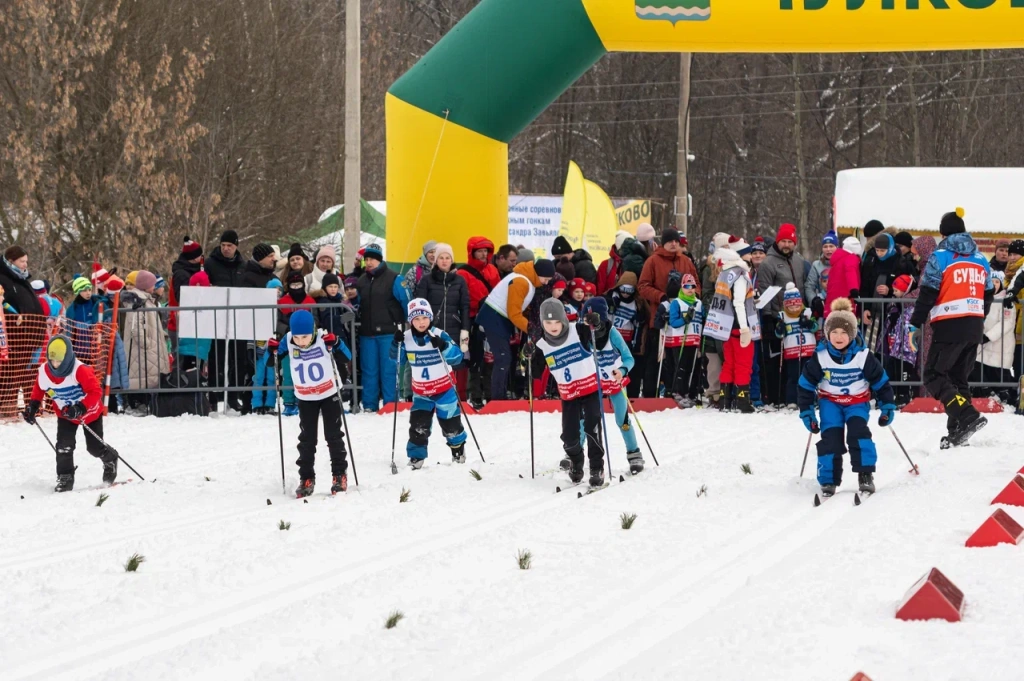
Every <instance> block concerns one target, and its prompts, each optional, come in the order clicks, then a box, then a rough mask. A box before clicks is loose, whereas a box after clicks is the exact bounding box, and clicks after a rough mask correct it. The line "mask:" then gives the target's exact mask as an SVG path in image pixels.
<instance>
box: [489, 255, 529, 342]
mask: <svg viewBox="0 0 1024 681" xmlns="http://www.w3.org/2000/svg"><path fill="white" fill-rule="evenodd" d="M512 272H513V273H514V274H519V275H522V276H523V277H525V278H526V279H527V280H528V281H529V282H530V284H529V285H528V284H527V283H526V282H525V281H523V280H522V279H519V278H516V279H514V280H513V281H512V282H511V283H510V284H509V285H508V303H507V305H506V310H505V316H507V317H508V320H509V321H510V322H512V324H513V325H515V327H516V328H517V329H519V330H520V331H523V332H526V331H528V330H529V328H530V322H529V319H528V317H527V316H526V315H527V314H528V311H529V306H527V305H524V304H523V303H525V302H526V296H527V295H529V293H530V285H532V286H533V288H534V296H533V297H534V298H536V297H537V294H536V289H538V288H540V277H538V276H537V271H536V270H535V269H534V268H533V263H532V262H521V263H519V264H518V265H516V266H515V267H514V268H513V269H512ZM531 302H532V301H531ZM492 304H493V302H492Z"/></svg>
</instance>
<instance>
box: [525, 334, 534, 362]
mask: <svg viewBox="0 0 1024 681" xmlns="http://www.w3.org/2000/svg"><path fill="white" fill-rule="evenodd" d="M535 352H537V346H536V345H534V344H533V339H532V338H528V339H526V345H524V346H523V356H524V357H526V358H527V359H531V358H532V357H533V354H534V353H535Z"/></svg>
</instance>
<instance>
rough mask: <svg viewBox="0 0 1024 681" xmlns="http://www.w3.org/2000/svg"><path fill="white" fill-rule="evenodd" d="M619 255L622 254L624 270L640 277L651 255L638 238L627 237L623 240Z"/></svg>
mask: <svg viewBox="0 0 1024 681" xmlns="http://www.w3.org/2000/svg"><path fill="white" fill-rule="evenodd" d="M619 255H621V256H622V272H632V273H633V274H635V275H636V277H637V279H639V278H640V275H641V274H642V273H643V271H644V263H646V262H647V258H649V257H650V256H649V255H648V253H647V249H646V248H644V245H643V244H642V243H640V242H639V241H637V240H636V239H626V240H625V241H623V242H622V249H621V250H620V251H619ZM620 275H621V272H620Z"/></svg>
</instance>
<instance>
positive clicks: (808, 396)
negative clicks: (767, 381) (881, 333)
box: [797, 334, 894, 411]
mask: <svg viewBox="0 0 1024 681" xmlns="http://www.w3.org/2000/svg"><path fill="white" fill-rule="evenodd" d="M865 349H866V348H865V346H864V339H863V338H861V336H860V334H858V335H857V338H856V339H854V341H853V342H852V343H850V344H849V345H848V346H847V347H846V349H844V350H837V349H836V348H835V347H833V346H832V344H831V343H829V342H828V340H823V341H821V342H820V343H818V347H817V348H815V352H814V354H813V355H811V357H809V358H808V359H807V361H806V362H804V370H803V373H802V374H801V375H800V382H799V384H798V385H797V404H798V405H799V407H800V411H804V410H806V409H810V408H811V407H812V406H814V401H815V398H816V397H817V395H818V384H820V383H821V382H822V380H823V379H824V378H825V372H824V371H823V370H822V368H821V363H820V362H819V361H818V353H819V352H821V351H822V350H827V351H828V354H829V355H830V356H831V357H832V359H833V360H834V361H835V362H836V363H837V364H849V363H850V362H852V361H853V359H854V358H855V357H856V356H857V354H858V353H860V352H861V351H862V350H865ZM863 373H864V380H866V381H867V382H868V384H869V385H870V386H871V390H872V391H873V392H874V393H875V399H876V400H877V401H878V403H879V404H892V403H893V400H894V395H893V390H892V386H891V385H890V384H889V377H888V376H887V375H886V373H885V369H883V368H882V363H881V362H879V361H878V358H877V357H875V356H874V355H873V354H871V353H868V354H867V357H865V360H864V370H863Z"/></svg>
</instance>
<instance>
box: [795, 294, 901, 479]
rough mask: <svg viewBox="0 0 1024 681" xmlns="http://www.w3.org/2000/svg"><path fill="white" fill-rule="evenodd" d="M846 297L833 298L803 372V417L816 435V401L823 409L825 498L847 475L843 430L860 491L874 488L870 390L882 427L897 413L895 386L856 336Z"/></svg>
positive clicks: (821, 460) (820, 469)
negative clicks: (876, 404)
mask: <svg viewBox="0 0 1024 681" xmlns="http://www.w3.org/2000/svg"><path fill="white" fill-rule="evenodd" d="M852 310H853V304H852V303H851V302H850V300H849V299H848V298H837V299H836V300H834V301H832V313H831V314H830V315H829V316H828V317H827V318H826V319H825V339H824V340H823V341H821V343H819V344H818V347H817V350H816V351H815V354H814V355H813V356H812V357H811V358H810V359H808V360H807V362H806V363H805V364H804V371H803V375H801V376H800V387H799V395H798V397H797V400H798V404H799V405H800V419H801V420H802V421H803V422H804V426H805V427H806V428H807V430H809V431H811V432H812V433H814V432H817V431H818V430H819V427H818V417H817V415H816V414H815V409H814V400H815V397H817V399H818V408H819V409H820V410H821V428H820V430H821V440H820V441H819V442H818V445H817V447H818V484H819V485H821V495H822V497H825V498H828V497H831V496H832V495H834V494H835V493H836V488H837V487H838V486H839V485H840V483H841V482H842V478H843V454H845V453H846V446H844V445H843V428H844V427H845V428H846V445H847V446H849V448H850V465H851V467H852V468H853V470H854V472H855V473H857V479H858V483H859V485H860V491H861V492H867V493H869V494H873V493H874V491H875V480H874V472H875V461H876V460H877V455H876V452H875V443H874V442H873V441H872V440H871V431H870V430H869V429H868V416H869V411H870V409H871V404H870V401H871V392H872V391H874V393H875V400H876V402H877V403H878V405H879V409H880V410H881V412H882V414H881V416H879V417H878V425H879V426H881V427H883V428H884V427H885V426H888V425H889V424H891V423H892V422H893V419H894V418H895V417H896V405H895V404H894V403H893V390H892V386H891V385H889V377H888V376H886V374H885V370H884V369H883V368H882V365H881V363H880V362H879V361H878V358H877V357H875V356H874V355H873V354H871V353H870V352H869V351H868V349H867V348H866V347H865V345H864V341H863V339H861V338H860V337H859V336H858V335H857V318H856V317H855V316H854V315H853V311H852Z"/></svg>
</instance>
